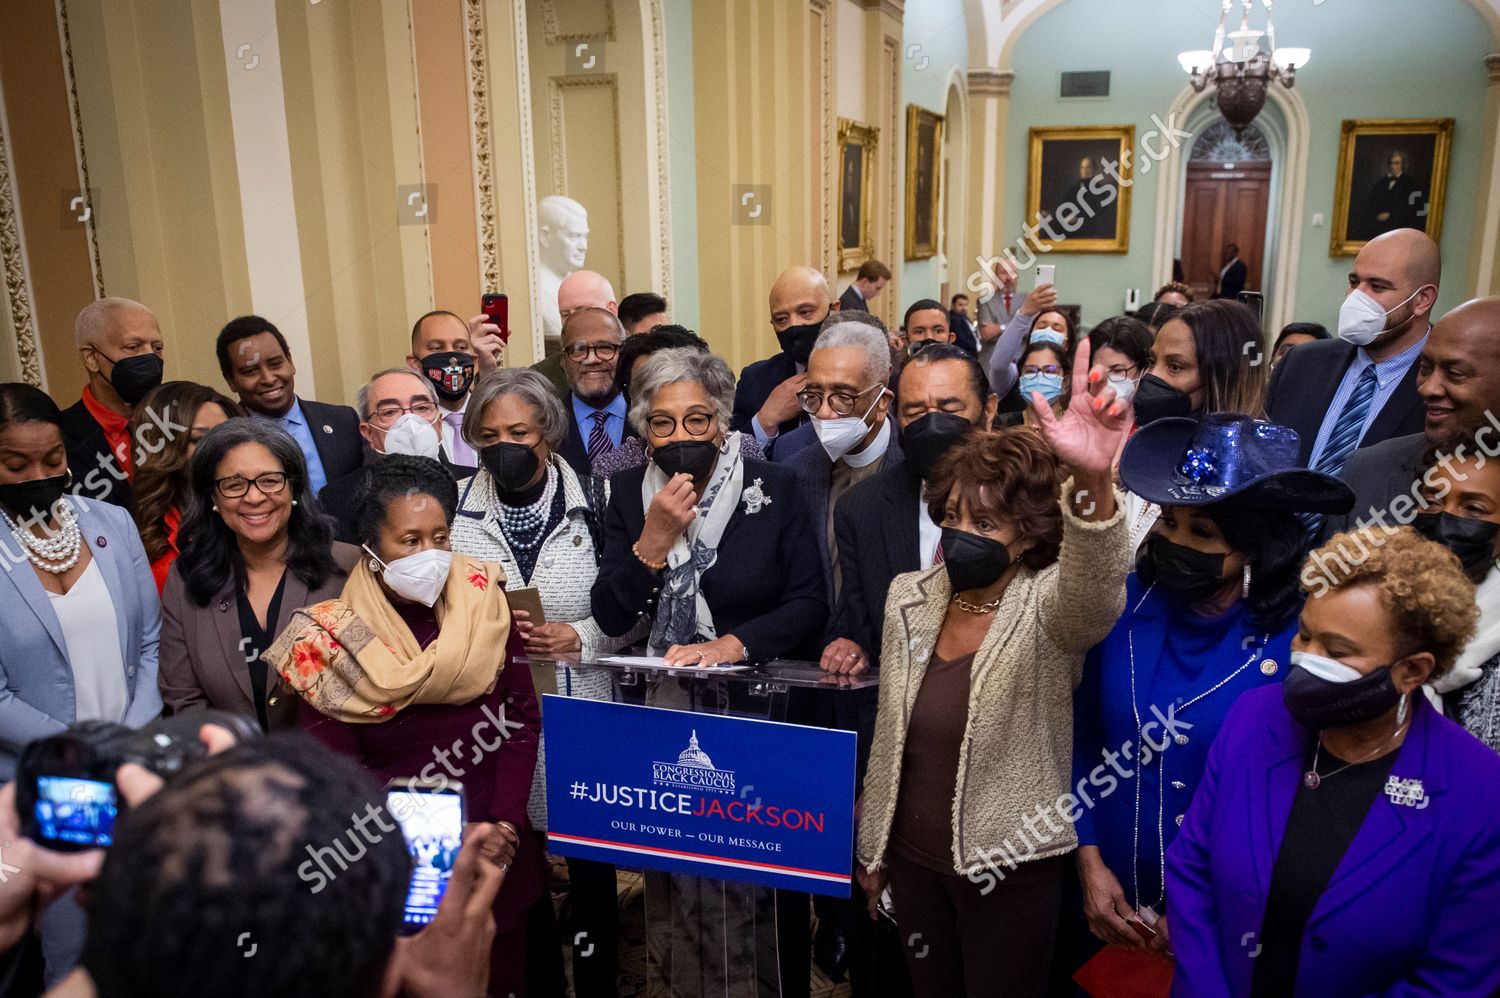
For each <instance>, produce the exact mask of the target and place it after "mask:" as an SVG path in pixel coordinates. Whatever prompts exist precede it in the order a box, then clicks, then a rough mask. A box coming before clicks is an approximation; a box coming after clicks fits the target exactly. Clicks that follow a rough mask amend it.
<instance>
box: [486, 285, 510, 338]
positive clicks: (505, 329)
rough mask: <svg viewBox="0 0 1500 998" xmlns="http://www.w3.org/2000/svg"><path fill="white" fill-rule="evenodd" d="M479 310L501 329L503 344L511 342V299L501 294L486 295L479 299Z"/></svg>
mask: <svg viewBox="0 0 1500 998" xmlns="http://www.w3.org/2000/svg"><path fill="white" fill-rule="evenodd" d="M479 310H480V311H481V312H483V313H484V314H485V315H487V316H489V317H490V321H491V322H493V323H494V324H495V325H497V326H499V327H500V339H501V341H502V342H505V343H509V342H510V298H509V297H507V296H506V295H503V294H499V293H492V294H487V295H484V296H483V297H482V298H480V299H479Z"/></svg>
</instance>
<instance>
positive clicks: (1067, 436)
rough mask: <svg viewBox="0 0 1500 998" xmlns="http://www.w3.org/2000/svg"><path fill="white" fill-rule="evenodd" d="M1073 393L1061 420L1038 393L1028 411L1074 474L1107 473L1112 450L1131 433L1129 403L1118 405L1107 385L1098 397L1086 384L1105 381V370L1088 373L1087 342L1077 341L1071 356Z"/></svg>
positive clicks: (1112, 453) (1119, 403)
mask: <svg viewBox="0 0 1500 998" xmlns="http://www.w3.org/2000/svg"><path fill="white" fill-rule="evenodd" d="M1072 377H1073V393H1072V397H1071V398H1069V400H1068V408H1067V410H1066V411H1064V412H1063V414H1062V416H1061V417H1058V416H1055V415H1053V413H1052V407H1051V405H1050V404H1049V403H1048V402H1047V400H1046V399H1045V398H1043V397H1042V394H1041V393H1040V392H1032V393H1031V408H1032V411H1033V412H1034V413H1035V414H1036V421H1037V425H1038V426H1039V427H1040V428H1041V431H1042V433H1043V435H1045V436H1046V438H1047V441H1048V443H1050V444H1051V445H1052V449H1053V450H1054V451H1055V452H1056V453H1057V456H1058V457H1059V458H1061V459H1062V460H1063V462H1064V463H1065V464H1067V465H1068V467H1069V468H1071V469H1072V470H1073V472H1074V473H1075V474H1099V473H1103V474H1106V475H1107V474H1108V473H1109V472H1110V469H1111V467H1112V464H1113V461H1114V456H1115V451H1117V450H1118V449H1119V447H1120V443H1121V441H1122V440H1123V439H1124V437H1125V434H1126V433H1128V432H1129V430H1130V423H1131V418H1132V412H1131V408H1130V403H1128V402H1121V401H1119V399H1118V398H1117V397H1116V395H1115V390H1114V389H1113V388H1110V387H1109V386H1108V385H1107V384H1106V385H1105V386H1104V388H1103V390H1101V391H1100V392H1099V394H1098V395H1090V394H1089V385H1090V384H1091V383H1096V382H1099V381H1103V380H1105V378H1106V376H1105V373H1104V369H1103V368H1100V369H1098V370H1095V371H1090V370H1089V341H1088V340H1087V339H1082V340H1079V341H1078V352H1077V353H1076V354H1075V355H1074V357H1073V375H1072Z"/></svg>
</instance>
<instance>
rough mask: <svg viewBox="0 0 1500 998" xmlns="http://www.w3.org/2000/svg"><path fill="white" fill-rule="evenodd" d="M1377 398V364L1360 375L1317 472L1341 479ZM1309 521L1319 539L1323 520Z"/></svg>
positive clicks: (1315, 516)
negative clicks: (1345, 465)
mask: <svg viewBox="0 0 1500 998" xmlns="http://www.w3.org/2000/svg"><path fill="white" fill-rule="evenodd" d="M1374 397H1375V365H1374V364H1371V365H1369V366H1368V367H1366V368H1365V369H1364V370H1363V371H1361V372H1360V375H1359V380H1358V381H1356V382H1355V383H1354V391H1353V392H1351V393H1350V395H1349V398H1348V399H1347V400H1346V401H1345V402H1344V408H1343V411H1342V412H1340V413H1339V418H1338V420H1337V422H1335V423H1334V424H1333V432H1331V433H1329V434H1328V442H1327V443H1326V444H1324V445H1323V453H1322V454H1320V455H1318V461H1317V463H1316V464H1315V465H1313V470H1314V471H1321V472H1323V473H1324V474H1326V475H1333V476H1335V477H1337V476H1338V474H1339V472H1341V471H1343V470H1344V464H1345V463H1346V462H1347V461H1348V460H1349V455H1350V454H1352V453H1354V448H1355V446H1356V445H1357V444H1358V443H1359V438H1360V436H1361V435H1362V432H1363V430H1364V426H1365V416H1367V415H1369V412H1370V400H1371V399H1373V398H1374ZM1305 522H1306V523H1307V525H1308V531H1309V533H1310V534H1311V535H1312V536H1314V537H1316V536H1317V534H1318V533H1319V531H1321V529H1322V526H1323V517H1322V516H1321V515H1318V514H1310V515H1309V516H1308V517H1307V519H1306V521H1305Z"/></svg>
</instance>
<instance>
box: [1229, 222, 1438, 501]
mask: <svg viewBox="0 0 1500 998" xmlns="http://www.w3.org/2000/svg"><path fill="white" fill-rule="evenodd" d="M1441 274H1442V259H1441V255H1440V254H1439V252H1438V247H1437V243H1434V242H1433V241H1432V239H1431V238H1429V237H1428V236H1427V234H1426V233H1425V232H1421V231H1419V230H1417V229H1396V230H1394V231H1391V232H1387V233H1386V234H1384V235H1382V236H1377V237H1376V238H1374V239H1371V240H1370V241H1369V242H1367V243H1365V245H1364V248H1362V249H1361V250H1360V251H1359V255H1358V256H1357V257H1355V258H1354V266H1353V268H1351V269H1350V271H1349V290H1348V291H1347V292H1346V294H1345V297H1344V301H1343V305H1342V306H1341V307H1340V308H1339V321H1338V329H1339V335H1338V338H1337V339H1331V340H1317V341H1315V342H1312V343H1304V344H1302V345H1301V346H1297V347H1293V348H1292V350H1291V352H1290V353H1288V354H1287V355H1286V356H1285V357H1284V358H1283V359H1282V361H1281V363H1279V364H1277V365H1276V371H1275V373H1274V374H1273V375H1272V376H1271V388H1270V392H1269V394H1268V395H1267V399H1266V410H1267V412H1268V414H1269V415H1270V417H1271V419H1272V420H1273V421H1275V422H1277V423H1281V424H1283V425H1286V426H1290V427H1292V429H1294V430H1296V431H1297V433H1298V435H1299V436H1301V438H1302V450H1301V458H1302V461H1303V462H1304V463H1305V464H1306V465H1307V467H1309V468H1316V469H1318V470H1319V471H1323V472H1326V473H1328V474H1330V475H1337V474H1339V473H1340V472H1341V471H1342V470H1343V467H1344V464H1345V463H1346V462H1347V461H1348V460H1349V458H1350V456H1351V455H1353V454H1354V452H1355V450H1356V449H1358V448H1361V447H1370V446H1373V445H1374V444H1378V443H1380V442H1381V441H1382V440H1390V439H1391V438H1393V437H1404V436H1407V435H1409V434H1412V433H1418V432H1420V431H1421V430H1422V424H1423V409H1422V400H1421V397H1420V396H1418V394H1417V358H1418V356H1419V355H1420V354H1421V352H1422V347H1423V345H1424V344H1425V343H1426V342H1427V334H1428V332H1429V331H1430V329H1431V324H1430V322H1431V315H1432V306H1433V304H1434V303H1435V302H1436V301H1437V297H1438V280H1439V278H1440V277H1441ZM1258 359H1260V360H1261V361H1262V362H1268V361H1269V357H1268V356H1267V357H1262V358H1258Z"/></svg>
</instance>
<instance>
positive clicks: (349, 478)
mask: <svg viewBox="0 0 1500 998" xmlns="http://www.w3.org/2000/svg"><path fill="white" fill-rule="evenodd" d="M354 406H355V410H356V411H357V412H358V413H359V418H360V423H359V434H360V436H361V437H363V438H364V441H365V462H364V463H365V465H367V466H368V465H371V464H375V463H377V462H379V461H381V460H383V459H385V458H386V457H389V456H390V455H392V454H408V455H411V456H412V457H425V458H428V459H430V460H433V461H436V462H438V463H439V464H441V465H442V466H443V470H445V471H447V472H448V474H449V476H450V477H452V478H453V480H454V481H455V482H459V481H462V480H463V479H465V478H468V477H469V476H470V475H473V474H474V472H475V471H476V470H477V465H478V458H477V457H476V458H475V463H474V464H472V465H458V464H454V463H453V461H452V460H451V459H450V458H449V457H448V452H447V450H446V449H445V448H444V447H443V442H442V437H441V436H440V434H439V428H440V427H441V426H442V423H441V422H440V420H441V418H442V412H443V410H442V408H441V406H440V405H439V403H438V396H437V393H436V392H435V391H434V390H433V387H432V384H431V383H430V382H429V381H428V380H427V378H426V377H424V376H422V375H420V374H417V373H416V372H415V371H413V370H411V369H409V368H405V367H391V368H387V369H386V370H384V371H381V372H379V373H378V374H376V375H374V376H373V377H372V378H370V380H369V381H367V382H366V383H365V384H364V385H363V386H362V387H361V388H360V390H359V393H358V394H357V395H355V397H354ZM363 480H364V468H356V469H355V470H354V471H351V472H349V474H347V475H344V476H342V477H340V478H336V479H334V480H333V481H331V482H329V483H328V484H327V485H326V486H325V487H324V488H323V491H322V492H320V493H318V502H319V503H320V504H321V505H322V506H323V510H324V512H326V513H328V514H329V515H330V516H332V517H333V518H334V519H335V520H337V521H338V525H339V529H338V533H337V539H338V540H341V541H343V542H344V543H346V544H358V543H359V540H358V532H357V529H356V525H355V523H354V510H355V505H356V503H355V498H356V496H357V495H358V493H359V488H360V485H361V484H362V482H363Z"/></svg>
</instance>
